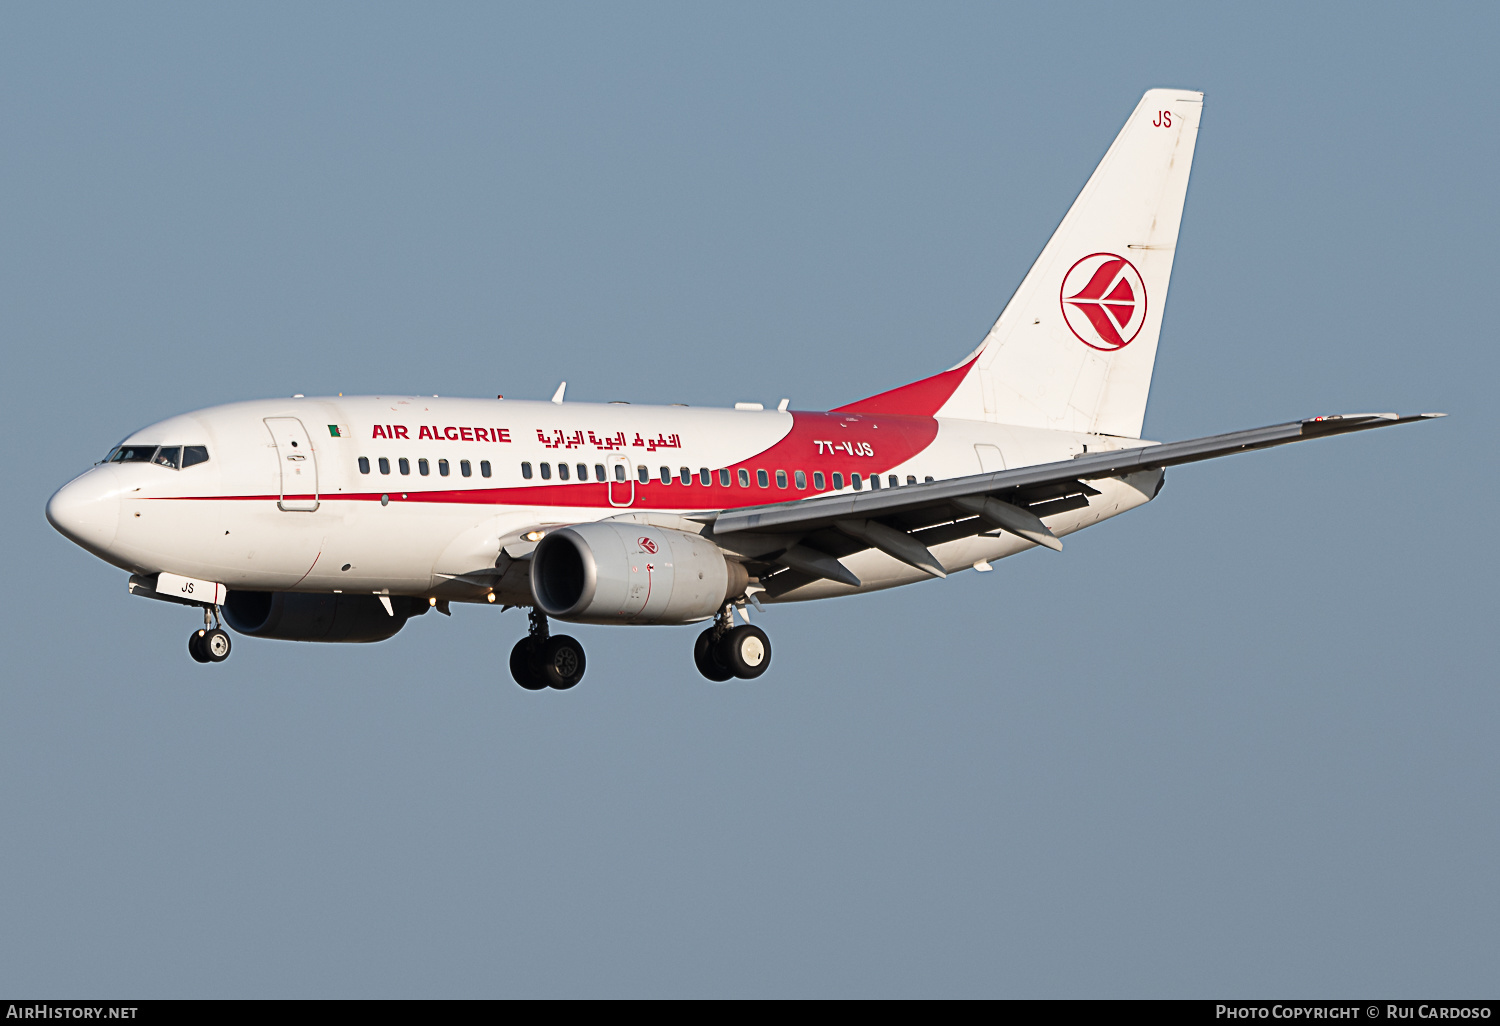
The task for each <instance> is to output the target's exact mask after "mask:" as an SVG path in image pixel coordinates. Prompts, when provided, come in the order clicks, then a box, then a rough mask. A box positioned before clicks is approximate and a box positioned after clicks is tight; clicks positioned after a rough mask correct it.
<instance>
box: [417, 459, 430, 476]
mask: <svg viewBox="0 0 1500 1026" xmlns="http://www.w3.org/2000/svg"><path fill="white" fill-rule="evenodd" d="M431 470H432V466H431V464H429V463H428V462H427V461H426V460H417V473H418V474H421V475H422V476H423V477H426V476H427V474H428V473H429V472H430V471H431Z"/></svg>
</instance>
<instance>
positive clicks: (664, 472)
mask: <svg viewBox="0 0 1500 1026" xmlns="http://www.w3.org/2000/svg"><path fill="white" fill-rule="evenodd" d="M661 483H662V484H671V483H672V468H671V467H662V468H661Z"/></svg>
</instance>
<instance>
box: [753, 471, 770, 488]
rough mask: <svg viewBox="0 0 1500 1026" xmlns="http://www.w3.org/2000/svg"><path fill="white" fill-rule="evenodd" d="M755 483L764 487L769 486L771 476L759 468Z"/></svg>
mask: <svg viewBox="0 0 1500 1026" xmlns="http://www.w3.org/2000/svg"><path fill="white" fill-rule="evenodd" d="M755 483H756V484H758V485H760V486H761V487H762V488H769V487H771V477H770V475H769V474H767V473H766V472H765V471H764V470H757V471H756V472H755Z"/></svg>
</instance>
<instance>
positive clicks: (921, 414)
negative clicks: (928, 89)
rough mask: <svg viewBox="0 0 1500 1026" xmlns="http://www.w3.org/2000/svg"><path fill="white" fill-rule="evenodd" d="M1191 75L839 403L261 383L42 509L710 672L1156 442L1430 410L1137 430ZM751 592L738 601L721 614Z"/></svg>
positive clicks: (180, 598)
mask: <svg viewBox="0 0 1500 1026" xmlns="http://www.w3.org/2000/svg"><path fill="white" fill-rule="evenodd" d="M1202 104H1203V94H1202V93H1199V92H1190V91H1184V90H1175V89H1152V90H1150V91H1148V92H1147V93H1146V94H1145V95H1144V96H1143V97H1142V98H1141V101H1140V103H1139V104H1138V105H1137V106H1136V108H1135V110H1134V111H1133V112H1132V113H1131V115H1130V117H1129V119H1128V120H1127V121H1126V122H1125V125H1124V127H1123V128H1122V129H1121V130H1120V132H1119V135H1118V136H1117V137H1116V138H1115V140H1114V142H1113V144H1112V145H1111V146H1110V147H1109V149H1108V151H1107V152H1106V153H1105V155H1104V158H1103V160H1101V161H1100V163H1099V165H1098V167H1097V168H1096V169H1095V171H1094V173H1093V175H1092V176H1091V177H1090V178H1089V180H1088V182H1087V183H1086V184H1085V185H1084V187H1083V191H1082V192H1081V193H1080V194H1079V195H1078V198H1077V199H1076V200H1075V201H1074V203H1073V205H1072V207H1071V208H1070V209H1069V210H1068V213H1067V215H1066V216H1065V217H1064V218H1063V220H1062V222H1061V224H1060V225H1059V226H1058V228H1057V230H1056V232H1055V233H1054V234H1053V235H1052V237H1051V239H1050V240H1049V241H1048V242H1047V244H1046V247H1045V248H1044V249H1043V250H1042V252H1041V255H1040V256H1039V257H1038V258H1037V260H1036V262H1035V264H1034V265H1033V266H1032V267H1031V269H1030V271H1029V272H1028V273H1027V274H1026V276H1025V278H1024V279H1023V280H1022V282H1021V284H1020V287H1019V288H1018V289H1017V290H1016V292H1015V294H1014V296H1013V297H1012V298H1011V300H1010V302H1009V303H1008V304H1007V305H1006V306H1005V308H1004V310H1003V312H1002V313H1001V314H1000V317H999V320H997V321H996V322H995V324H994V326H993V327H991V328H990V330H989V332H988V334H986V335H985V337H984V339H983V341H982V342H981V343H980V344H979V346H978V348H976V349H975V350H974V351H973V352H971V353H970V354H969V355H968V356H966V357H964V358H963V359H962V360H961V361H959V362H958V363H957V364H955V365H954V366H952V367H951V368H949V369H948V370H945V371H941V372H939V373H936V374H934V375H932V376H930V377H927V378H923V379H921V380H919V381H915V382H912V383H910V384H906V385H902V386H900V387H898V388H893V389H891V390H889V391H886V392H881V393H879V394H878V395H873V396H870V397H868V398H866V399H861V400H858V401H856V402H851V403H848V404H846V405H844V406H840V407H838V408H837V409H833V410H829V411H826V412H819V411H801V410H797V411H793V410H790V409H788V402H787V401H786V400H782V402H781V403H780V404H779V405H778V406H777V408H776V409H774V410H766V409H764V408H763V407H762V406H761V405H760V404H758V403H736V404H735V405H734V408H733V409H729V408H723V409H718V408H689V407H686V406H680V405H673V406H644V405H631V404H629V403H574V402H568V401H566V400H565V390H566V382H564V383H563V385H562V386H560V387H559V388H558V390H557V392H556V394H555V395H554V396H553V397H552V399H551V400H550V401H518V400H514V399H504V398H496V399H463V398H439V397H437V396H431V397H427V396H412V395H401V396H362V397H352V396H350V397H346V396H343V395H342V394H340V395H338V396H333V397H307V396H303V395H295V396H292V397H291V398H289V399H263V400H256V401H250V402H238V403H231V404H228V405H222V406H215V407H211V408H208V409H203V410H198V411H196V412H193V413H188V414H183V415H181V416H175V417H169V418H168V419H166V420H162V421H159V422H157V423H155V424H152V425H151V426H149V427H145V428H142V429H141V430H139V431H136V432H133V433H132V434H130V435H128V436H127V437H126V438H125V439H124V440H123V441H122V442H121V443H120V444H118V445H116V446H115V447H114V448H112V449H111V450H110V451H109V453H108V455H107V456H106V458H105V459H104V460H103V461H101V462H100V463H98V464H96V465H94V466H93V467H92V468H91V469H89V470H87V471H85V472H84V473H83V474H82V475H80V476H79V477H77V478H75V479H74V480H72V481H70V482H69V483H68V484H66V485H64V486H63V487H62V488H61V489H59V490H58V491H57V493H56V494H54V495H53V496H52V497H51V499H50V500H49V501H48V503H47V511H46V512H47V519H48V520H49V521H50V522H51V523H52V525H53V526H54V527H55V528H56V529H57V530H58V531H60V532H61V533H62V534H63V535H65V536H66V537H67V538H69V539H70V540H72V541H73V542H75V543H77V544H78V545H80V546H81V547H83V548H84V549H86V550H87V551H88V552H90V553H93V554H94V555H96V556H98V557H99V558H101V559H103V560H106V561H107V562H109V563H111V564H113V565H114V566H117V567H119V568H121V569H123V570H126V571H128V572H129V574H130V578H129V581H128V590H129V593H130V594H133V595H138V596H143V597H147V598H154V599H161V600H165V601H169V602H173V603H178V604H182V605H187V606H192V607H195V608H197V609H199V610H201V611H202V616H203V626H202V628H200V629H197V630H195V631H194V632H193V633H192V634H191V635H190V637H189V642H188V652H189V654H190V655H191V657H192V658H193V659H195V660H197V661H198V662H200V663H210V664H211V663H217V662H222V661H223V660H224V659H226V658H227V657H228V655H229V652H230V647H231V646H230V635H229V634H228V633H227V632H226V631H225V630H224V629H223V626H222V625H228V626H229V627H230V628H232V629H233V630H235V631H236V632H237V633H239V634H241V635H245V636H247V637H252V638H270V639H282V640H293V641H320V642H375V641H383V640H386V639H388V638H390V637H392V636H393V635H395V634H396V633H397V632H398V631H400V630H401V628H402V627H403V626H404V625H405V624H406V623H407V621H408V620H409V619H410V618H411V617H413V616H417V615H422V614H425V613H427V612H428V611H429V610H431V609H436V610H437V611H438V612H440V613H444V614H447V613H449V612H450V604H451V603H455V602H458V603H470V604H479V605H498V606H500V607H501V608H502V609H506V608H516V607H520V608H525V609H526V610H528V616H529V627H528V630H527V634H526V636H525V637H523V638H521V639H520V640H519V641H518V642H517V643H516V645H515V647H514V649H513V650H512V652H511V656H510V670H511V675H512V676H513V677H514V679H515V681H516V683H517V684H519V685H520V686H521V687H522V688H525V689H527V690H531V691H539V690H542V689H544V688H551V689H556V690H567V689H568V688H571V687H573V686H574V685H576V684H577V683H578V682H579V680H580V679H582V677H583V674H584V669H585V655H584V650H583V647H582V646H581V645H580V644H579V643H578V641H577V640H576V639H574V638H572V637H570V636H568V635H566V634H554V633H551V631H550V629H549V619H550V620H556V621H561V622H564V623H578V624H620V625H626V624H628V625H674V624H675V625H681V624H694V623H702V622H707V623H708V626H707V627H706V629H705V630H704V631H703V632H702V633H701V634H699V635H698V636H697V639H696V641H695V644H694V648H693V659H694V662H695V664H696V666H697V668H698V670H699V672H700V673H702V675H703V676H704V677H705V678H707V679H708V680H710V681H716V682H724V681H728V680H730V679H731V678H737V679H743V680H750V679H754V678H756V677H759V676H760V675H762V674H764V673H765V672H766V669H767V667H768V666H769V665H770V660H771V643H770V639H769V638H768V636H767V635H766V633H765V631H764V630H762V629H761V628H760V627H759V626H756V625H753V624H751V623H750V612H749V610H750V608H755V609H757V610H760V609H763V608H764V607H765V606H766V605H770V604H776V603H789V602H800V601H808V600H812V599H824V598H836V597H839V596H845V595H855V594H860V593H863V592H869V591H875V590H878V589H884V588H892V587H897V586H899V585H906V584H913V583H917V582H919V581H927V580H931V579H934V578H943V577H946V576H948V575H949V574H953V573H956V572H959V571H962V570H967V569H971V568H972V569H974V570H976V571H980V572H984V571H988V570H990V569H991V564H992V563H993V562H994V561H995V560H997V559H1003V558H1005V557H1007V556H1013V555H1015V554H1017V553H1020V552H1024V551H1027V550H1030V549H1035V548H1046V549H1051V550H1055V551H1061V549H1062V544H1063V543H1062V539H1063V538H1065V537H1067V536H1068V535H1070V534H1072V533H1073V532H1075V531H1081V530H1083V529H1084V528H1086V527H1091V526H1093V525H1094V524H1097V523H1100V522H1101V521H1104V520H1108V519H1109V518H1111V517H1114V516H1118V515H1119V514H1121V513H1124V512H1126V511H1127V510H1131V509H1134V508H1136V507H1137V506H1141V505H1144V504H1145V503H1147V502H1150V501H1151V500H1152V499H1154V498H1155V497H1156V496H1157V495H1158V494H1159V493H1160V491H1161V488H1162V484H1163V481H1164V479H1165V473H1166V469H1167V468H1168V467H1173V466H1177V465H1179V464H1186V463H1192V462H1196V461H1199V460H1207V459H1215V458H1218V457H1221V456H1227V455H1230V454H1232V453H1239V452H1245V451H1248V450H1251V449H1262V448H1267V447H1270V446H1276V445H1283V444H1287V443H1290V442H1297V441H1302V440H1304V439H1311V438H1322V437H1325V436H1331V435H1337V434H1344V433H1348V432H1353V431H1364V430H1369V429H1372V428H1378V427H1386V426H1389V425H1393V424H1407V423H1412V422H1414V421H1419V420H1426V419H1430V418H1432V417H1437V416H1442V414H1418V415H1410V416H1398V415H1396V414H1392V413H1374V414H1343V415H1332V416H1316V417H1310V418H1307V419H1303V420H1299V421H1293V422H1290V423H1284V424H1277V425H1273V426H1270V427H1263V428H1255V429H1251V430H1246V431H1234V432H1230V433H1228V434H1221V435H1214V436H1210V437H1205V438H1195V439H1190V440H1187V441H1180V442H1171V443H1166V444H1159V443H1155V442H1150V441H1146V440H1143V439H1142V438H1141V437H1140V434H1141V426H1142V422H1143V420H1144V417H1145V409H1146V399H1147V393H1148V391H1149V389H1150V385H1151V373H1152V369H1153V367H1154V365H1155V361H1156V348H1157V339H1158V335H1159V333H1160V329H1161V323H1162V313H1163V310H1164V308H1165V301H1166V297H1167V285H1168V281H1169V279H1170V277H1171V272H1172V260H1173V256H1174V254H1175V250H1176V246H1177V237H1178V227H1179V224H1180V222H1181V217H1182V208H1183V202H1184V199H1185V197H1186V194H1187V186H1188V176H1189V172H1190V170H1191V167H1192V161H1193V150H1194V146H1195V144H1196V141H1197V134H1198V126H1199V119H1200V115H1201V111H1202ZM736 616H738V622H737V620H736Z"/></svg>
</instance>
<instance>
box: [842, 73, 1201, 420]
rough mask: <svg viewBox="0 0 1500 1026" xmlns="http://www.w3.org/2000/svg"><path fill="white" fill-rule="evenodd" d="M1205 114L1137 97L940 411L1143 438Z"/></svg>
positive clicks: (1182, 99) (1168, 97)
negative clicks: (1179, 232) (1132, 109)
mask: <svg viewBox="0 0 1500 1026" xmlns="http://www.w3.org/2000/svg"><path fill="white" fill-rule="evenodd" d="M1202 109H1203V94H1202V93H1195V92H1186V91H1184V90H1179V89H1152V90H1151V91H1150V92H1148V93H1146V95H1145V96H1143V97H1142V98H1141V102H1140V104H1139V105H1138V106H1137V107H1136V108H1135V112H1134V113H1133V114H1131V115H1130V120H1128V121H1126V122H1125V127H1124V128H1122V129H1121V130H1120V134H1119V135H1118V136H1116V138H1115V141H1114V144H1113V145H1112V146H1110V148H1109V152H1107V153H1105V155H1104V159H1103V160H1102V161H1100V162H1099V166H1098V167H1097V168H1096V169H1095V170H1094V174H1093V176H1092V177H1090V178H1089V180H1088V184H1087V185H1085V186H1084V187H1083V191H1082V192H1081V193H1079V195H1078V198H1077V199H1076V200H1074V201H1073V207H1072V209H1070V210H1069V211H1068V215H1067V216H1066V217H1064V218H1063V220H1062V224H1060V225H1058V228H1057V231H1056V232H1055V233H1054V234H1053V236H1052V239H1051V240H1050V241H1049V242H1048V243H1047V246H1046V248H1045V249H1043V250H1042V254H1041V256H1039V257H1038V258H1037V261H1036V263H1035V264H1033V265H1032V267H1031V270H1030V271H1029V272H1028V273H1027V275H1026V278H1025V280H1023V281H1022V282H1021V287H1020V288H1019V289H1017V290H1016V294H1015V295H1014V296H1013V297H1011V301H1010V302H1009V303H1008V304H1007V305H1006V307H1005V311H1004V312H1003V313H1002V314H1001V315H1000V319H999V320H998V321H996V322H995V326H994V327H993V328H991V329H990V333H989V335H987V336H986V337H985V340H984V342H983V343H982V344H981V345H980V347H979V348H978V349H977V350H975V351H974V352H973V353H971V354H970V355H969V356H967V357H965V358H964V360H963V361H962V362H961V363H960V364H958V365H957V366H956V367H955V368H954V371H949V372H947V374H949V375H952V374H954V372H956V371H959V370H961V369H964V368H965V367H967V373H965V374H963V378H962V381H961V382H959V383H958V385H957V388H955V389H954V390H953V391H952V392H951V393H950V394H948V396H947V398H946V400H945V401H943V402H942V404H941V406H939V407H938V408H937V410H936V412H937V415H938V416H940V417H960V418H965V419H969V420H988V421H995V422H998V423H1002V424H1020V425H1025V426H1030V427H1042V428H1053V429H1057V430H1065V431H1088V432H1096V433H1100V434H1109V435H1124V436H1128V437H1132V438H1137V437H1139V436H1140V433H1141V422H1142V420H1143V419H1144V418H1145V415H1146V394H1147V392H1148V391H1149V390H1150V388H1151V370H1152V367H1153V366H1154V365H1155V363H1156V340H1157V335H1158V334H1159V332H1160V330H1161V319H1162V311H1163V310H1164V309H1165V307H1166V299H1167V284H1168V282H1169V281H1170V279H1171V276H1172V257H1173V254H1174V252H1175V250H1176V248H1177V228H1178V225H1179V223H1180V222H1181V220H1182V204H1183V200H1184V198H1185V197H1186V196H1187V185H1188V172H1189V171H1190V170H1191V169H1192V163H1193V145H1194V143H1195V142H1196V141H1197V138H1198V120H1199V115H1200V113H1201V112H1202ZM939 377H942V376H941V375H940V376H939ZM929 380H933V379H929ZM950 380H951V379H950ZM918 384H921V383H918ZM907 387H908V388H910V387H912V386H907ZM898 391H900V390H898ZM888 394H893V393H888ZM853 405H855V406H859V405H861V404H853Z"/></svg>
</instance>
